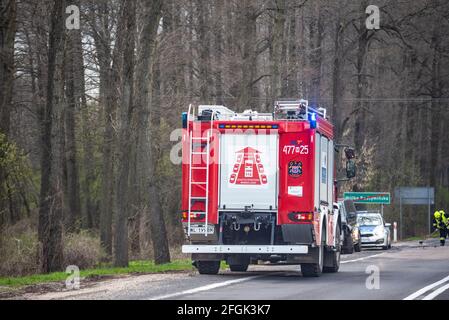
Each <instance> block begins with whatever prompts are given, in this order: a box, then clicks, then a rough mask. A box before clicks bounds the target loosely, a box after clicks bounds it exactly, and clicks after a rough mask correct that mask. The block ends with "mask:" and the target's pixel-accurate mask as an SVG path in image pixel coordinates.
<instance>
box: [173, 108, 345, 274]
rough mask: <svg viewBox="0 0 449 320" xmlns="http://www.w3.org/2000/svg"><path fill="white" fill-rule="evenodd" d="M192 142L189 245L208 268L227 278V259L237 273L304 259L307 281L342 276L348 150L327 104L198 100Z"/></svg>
mask: <svg viewBox="0 0 449 320" xmlns="http://www.w3.org/2000/svg"><path fill="white" fill-rule="evenodd" d="M182 139H183V140H182V157H183V159H182V160H183V161H182V223H183V228H184V231H185V235H186V241H187V244H186V245H184V246H183V248H182V251H183V253H187V254H191V255H192V260H193V264H194V266H196V268H197V269H198V271H199V273H200V274H217V273H218V272H219V269H220V264H221V261H226V263H227V264H228V265H229V267H230V269H231V271H236V272H245V271H247V269H248V266H249V265H250V264H253V263H259V262H265V263H266V264H269V263H286V264H298V265H300V266H301V272H302V274H303V276H305V277H317V276H320V275H321V274H322V273H323V272H338V269H339V266H340V253H341V243H342V236H341V233H342V225H341V217H340V213H339V210H338V207H336V208H337V209H334V203H335V202H336V200H337V195H336V165H335V156H336V152H337V151H338V148H337V146H336V144H335V143H334V132H333V126H332V124H331V123H330V122H329V121H328V119H327V113H326V110H325V109H323V108H319V109H318V108H312V107H311V106H309V103H308V101H306V100H297V101H296V100H295V101H279V102H276V104H275V108H274V112H273V113H258V112H256V111H252V110H247V111H245V112H243V113H236V112H234V111H232V110H230V109H228V108H226V107H225V106H215V105H201V106H198V107H197V108H195V107H193V106H190V107H189V111H188V112H187V113H184V114H183V137H182ZM348 161H349V162H348V166H347V167H348V168H349V169H351V168H352V167H353V162H351V161H350V160H349V159H348ZM351 172H352V171H351V170H349V172H348V178H351V177H353V175H351Z"/></svg>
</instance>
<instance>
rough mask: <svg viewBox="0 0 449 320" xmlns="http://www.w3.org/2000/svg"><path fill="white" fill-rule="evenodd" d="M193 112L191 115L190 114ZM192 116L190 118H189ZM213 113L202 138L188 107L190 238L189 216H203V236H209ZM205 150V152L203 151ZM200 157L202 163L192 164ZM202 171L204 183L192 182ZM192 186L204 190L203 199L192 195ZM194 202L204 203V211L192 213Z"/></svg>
mask: <svg viewBox="0 0 449 320" xmlns="http://www.w3.org/2000/svg"><path fill="white" fill-rule="evenodd" d="M192 112H193V113H192ZM191 116H192V118H190V117H191ZM214 117H215V112H213V114H212V117H211V121H210V129H209V130H207V135H206V137H203V136H202V134H203V132H202V130H201V129H202V122H201V121H195V109H194V108H192V105H190V107H189V113H188V123H190V120H192V130H191V131H190V130H189V140H190V148H189V150H190V155H189V161H190V163H189V211H188V220H187V221H188V222H187V234H188V236H189V238H190V236H191V233H192V230H191V225H192V217H191V214H192V213H194V214H204V216H205V222H204V235H205V236H206V237H207V236H208V235H209V232H208V227H209V178H210V177H209V169H210V143H211V139H212V136H213V123H214ZM189 125H190V124H189ZM197 148H199V149H203V150H202V151H199V152H198V151H195V150H196V149H197ZM204 149H205V151H204ZM195 155H197V156H201V157H203V161H201V163H200V164H197V163H193V156H195ZM204 156H205V157H206V161H205V162H206V163H205V165H206V166H205V167H204V166H203V165H204V164H203V162H204ZM198 171H203V172H204V175H205V177H206V181H193V175H194V172H198ZM192 186H200V188H201V189H204V197H198V196H195V197H194V196H193V195H192ZM196 202H204V211H194V212H192V206H193V205H194V204H195V203H196Z"/></svg>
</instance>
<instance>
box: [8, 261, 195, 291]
mask: <svg viewBox="0 0 449 320" xmlns="http://www.w3.org/2000/svg"><path fill="white" fill-rule="evenodd" d="M190 270H193V267H192V261H191V260H187V259H185V260H175V261H173V262H171V263H168V264H163V265H155V264H154V262H152V261H133V262H130V264H129V267H128V268H113V267H111V266H101V267H99V268H95V269H87V270H81V271H80V275H81V277H82V278H88V277H96V276H100V277H101V276H116V275H127V274H150V273H162V272H170V271H190ZM67 277H68V274H67V273H65V272H55V273H50V274H35V275H30V276H25V277H5V278H2V277H0V286H3V287H11V288H19V287H24V286H31V285H37V284H44V283H50V282H59V281H65V280H66V279H67Z"/></svg>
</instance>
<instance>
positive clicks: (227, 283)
mask: <svg viewBox="0 0 449 320" xmlns="http://www.w3.org/2000/svg"><path fill="white" fill-rule="evenodd" d="M383 254H385V252H383V253H379V254H375V255H371V256H368V257H363V258H359V259H354V260H348V261H342V262H341V263H350V262H357V261H362V260H366V259H370V258H374V257H378V256H381V255H383ZM266 276H268V275H266V274H264V275H259V276H253V277H246V278H240V279H235V280H229V281H225V282H218V283H213V284H209V285H206V286H202V287H198V288H194V289H190V290H185V291H181V292H176V293H173V294H167V295H164V296H159V297H155V298H150V299H149V300H166V299H172V298H175V297H179V296H184V295H189V294H195V293H198V292H203V291H209V290H213V289H217V288H222V287H227V286H230V285H233V284H237V283H242V282H246V281H250V280H253V279H257V278H261V277H266Z"/></svg>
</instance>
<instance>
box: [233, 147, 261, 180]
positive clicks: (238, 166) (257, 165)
mask: <svg viewBox="0 0 449 320" xmlns="http://www.w3.org/2000/svg"><path fill="white" fill-rule="evenodd" d="M236 155H237V160H236V162H235V165H234V167H233V170H232V173H231V178H230V179H229V183H231V184H234V185H265V184H267V183H268V178H267V176H266V174H265V168H264V166H263V164H262V158H261V152H260V151H258V150H255V149H253V148H250V147H247V148H245V149H243V150H240V151H238V152H237V153H236Z"/></svg>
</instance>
